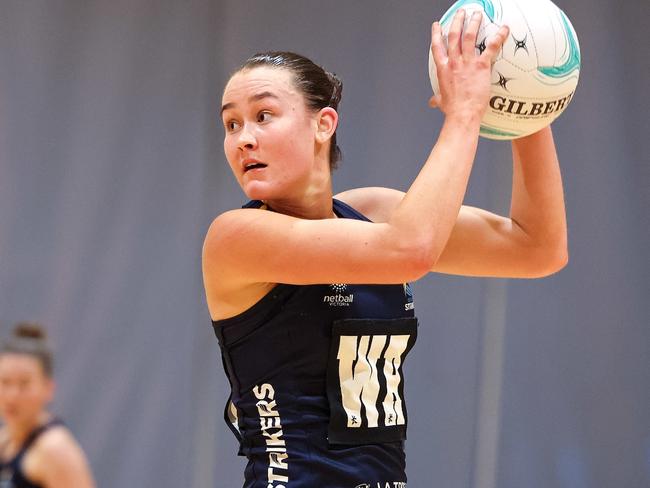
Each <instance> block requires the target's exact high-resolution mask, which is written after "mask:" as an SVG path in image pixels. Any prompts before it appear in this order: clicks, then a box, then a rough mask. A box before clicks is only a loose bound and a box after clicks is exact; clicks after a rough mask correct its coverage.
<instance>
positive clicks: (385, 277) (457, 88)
mask: <svg viewBox="0 0 650 488" xmlns="http://www.w3.org/2000/svg"><path fill="white" fill-rule="evenodd" d="M464 17H465V14H464V12H463V11H462V10H461V11H459V14H458V15H457V16H456V18H455V20H454V22H453V25H452V27H451V31H450V33H449V36H448V48H445V45H444V44H443V41H442V37H441V31H440V26H439V25H438V23H435V24H434V25H433V28H432V45H431V49H432V52H433V56H434V58H435V61H436V65H437V66H438V78H439V80H440V89H441V94H440V95H439V96H437V97H434V98H432V100H431V103H430V104H431V105H432V106H434V105H437V106H438V107H439V108H440V109H441V110H442V111H443V113H444V114H445V121H444V124H443V127H442V129H441V131H440V134H439V137H438V140H437V142H436V144H435V145H434V147H433V149H432V151H431V154H430V156H429V157H428V159H427V160H426V161H425V163H424V165H423V167H422V170H421V171H420V173H419V175H418V176H417V178H416V179H415V181H414V182H413V184H412V185H411V187H410V188H409V190H408V191H407V192H406V193H402V192H399V191H396V190H392V189H386V188H359V189H355V190H350V191H346V192H344V193H341V194H339V195H337V196H336V197H335V198H333V195H332V185H331V168H332V167H333V166H334V165H335V164H336V162H337V159H338V156H339V150H338V147H337V145H336V127H337V120H338V115H337V112H336V109H337V107H338V103H339V100H340V97H341V84H340V81H339V80H338V79H337V78H336V77H335V76H334V75H332V74H330V73H328V72H326V71H324V70H323V69H322V68H320V67H318V66H316V65H314V64H313V63H312V62H311V61H309V60H307V59H305V58H303V57H302V56H299V55H296V54H293V53H284V52H276V53H264V54H260V55H255V56H253V57H252V58H250V59H249V60H248V61H247V62H246V63H245V64H244V65H243V66H242V67H241V68H240V69H239V70H238V71H237V72H235V74H234V75H233V76H232V77H231V78H230V80H229V81H228V83H227V85H226V88H225V90H224V94H223V106H222V112H221V115H222V119H223V124H224V127H225V133H226V134H225V139H224V149H225V153H226V157H227V159H228V162H229V164H230V167H231V169H232V171H233V173H234V175H235V177H236V178H237V181H238V182H239V184H240V186H241V187H242V189H243V191H244V193H245V194H246V196H247V197H248V198H250V199H251V200H252V201H251V202H249V203H248V204H247V205H246V206H245V208H243V209H238V210H232V211H228V212H226V213H224V214H222V215H220V216H218V217H217V218H216V219H215V220H214V222H213V223H212V225H211V227H210V229H209V231H208V234H207V237H206V240H205V244H204V251H203V273H204V282H205V289H206V295H207V301H208V307H209V310H210V314H211V316H212V320H213V324H214V328H215V332H216V334H217V337H218V339H219V344H220V347H221V352H222V358H223V362H224V367H225V369H226V372H227V374H228V378H229V380H230V382H231V386H232V393H231V398H230V401H229V403H228V406H227V411H226V413H227V417H228V419H229V421H230V422H231V424H232V430H233V432H234V433H235V435H236V436H237V437H238V438H239V441H240V453H241V454H243V455H246V456H247V457H248V459H249V462H248V465H247V468H246V472H245V485H244V486H245V487H255V488H262V487H264V488H272V487H275V488H281V487H291V488H298V487H309V488H313V487H328V488H330V487H344V488H355V487H366V486H371V487H372V488H375V487H376V486H381V487H382V488H384V487H385V486H391V487H396V486H399V487H404V486H406V474H405V458H404V449H403V441H404V439H405V432H406V423H407V411H406V405H405V404H404V378H403V376H402V368H401V366H402V363H403V361H404V359H405V356H406V354H407V353H408V351H409V350H410V348H411V347H412V345H413V342H414V341H415V337H416V330H417V322H416V319H415V316H414V310H413V300H412V296H411V293H410V287H409V286H408V282H409V281H412V280H417V279H419V278H421V277H422V276H424V275H425V274H427V273H428V272H429V271H437V272H444V273H456V274H463V275H472V276H510V277H538V276H545V275H548V274H550V273H553V272H555V271H557V270H559V269H560V268H561V267H563V266H564V264H565V263H566V261H567V250H566V249H567V246H566V224H565V216H564V203H563V192H562V184H561V179H560V172H559V167H558V161H557V157H556V153H555V148H554V144H553V140H552V136H551V131H550V129H545V130H543V131H541V132H539V133H537V134H534V135H532V136H529V137H526V138H522V139H519V140H516V141H514V142H513V159H514V179H513V188H512V207H511V215H510V217H509V218H506V217H501V216H497V215H494V214H492V213H490V212H487V211H485V210H481V209H477V208H470V207H465V206H462V205H461V203H462V200H463V196H464V193H465V190H466V187H467V182H468V178H469V175H470V172H471V168H472V163H473V160H474V157H475V152H476V146H477V142H478V136H479V128H480V121H481V118H482V115H483V113H484V111H485V109H486V107H487V104H488V98H489V92H490V67H491V62H492V60H493V59H494V56H495V55H496V53H497V52H498V51H499V49H500V48H501V46H502V44H503V42H504V40H505V39H506V37H507V35H508V30H507V28H505V27H504V28H502V29H501V30H500V31H499V32H498V34H497V35H496V36H495V37H493V38H492V39H489V41H488V45H487V49H486V50H485V51H484V52H483V53H482V54H480V55H479V54H477V53H476V50H475V44H476V37H477V32H478V27H479V25H480V21H481V17H480V14H479V15H475V16H472V18H471V19H469V22H468V24H467V28H466V29H463V25H464V21H465V18H464Z"/></svg>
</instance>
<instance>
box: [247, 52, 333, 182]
mask: <svg viewBox="0 0 650 488" xmlns="http://www.w3.org/2000/svg"><path fill="white" fill-rule="evenodd" d="M258 66H270V67H274V68H282V69H287V70H289V71H291V73H292V74H293V77H294V83H295V85H296V87H298V89H299V90H300V91H301V92H302V94H303V96H304V97H305V100H306V102H307V107H308V108H309V109H311V110H313V111H318V110H320V109H322V108H325V107H332V108H333V109H334V110H338V106H339V102H340V101H341V95H342V93H343V83H342V82H341V80H340V79H339V78H338V76H336V75H335V74H334V73H330V72H329V71H326V70H324V69H323V68H322V67H321V66H318V65H317V64H315V63H314V62H313V61H311V60H310V59H308V58H306V57H304V56H301V55H300V54H296V53H292V52H289V51H269V52H264V53H257V54H254V55H253V56H251V57H250V58H248V59H247V60H246V61H245V62H244V64H242V65H241V66H240V67H239V69H238V70H237V71H236V73H237V72H239V71H243V70H246V69H252V68H256V67H258ZM329 156H330V169H335V168H336V166H337V164H338V162H339V161H340V160H341V157H342V153H341V148H340V147H339V146H338V144H337V143H336V131H335V132H334V134H333V135H332V139H331V145H330V154H329Z"/></svg>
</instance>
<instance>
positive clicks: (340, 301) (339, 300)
mask: <svg viewBox="0 0 650 488" xmlns="http://www.w3.org/2000/svg"><path fill="white" fill-rule="evenodd" d="M330 288H331V289H332V291H333V292H334V295H325V296H324V297H323V303H327V304H328V305H329V306H330V307H349V306H350V304H351V303H352V302H354V294H352V293H349V294H348V293H346V292H347V289H348V285H346V284H345V283H332V284H331V285H330Z"/></svg>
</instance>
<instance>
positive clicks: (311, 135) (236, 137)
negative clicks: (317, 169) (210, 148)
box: [221, 67, 316, 200]
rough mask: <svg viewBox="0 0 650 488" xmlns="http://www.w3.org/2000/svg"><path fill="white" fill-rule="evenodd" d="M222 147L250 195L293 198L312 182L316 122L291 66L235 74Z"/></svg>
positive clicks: (228, 94) (225, 97)
mask: <svg viewBox="0 0 650 488" xmlns="http://www.w3.org/2000/svg"><path fill="white" fill-rule="evenodd" d="M222 103H223V106H222V107H223V108H222V114H221V115H222V117H221V118H222V121H223V125H224V128H225V133H226V134H225V138H224V143H223V145H224V150H225V153H226V158H227V159H228V163H229V164H230V168H231V169H232V171H233V173H234V175H235V177H236V178H237V181H238V182H239V184H240V185H241V187H242V189H243V190H244V193H246V195H247V196H248V197H249V198H252V199H258V200H270V199H280V198H290V197H291V196H292V195H294V194H296V195H297V194H300V192H301V191H304V188H305V187H307V186H309V176H310V172H311V170H312V169H313V166H314V160H315V157H314V154H315V141H316V139H315V134H316V122H315V114H314V113H313V112H312V111H310V110H309V109H308V108H307V106H306V104H305V98H304V96H303V95H302V93H301V92H300V91H299V90H298V88H296V87H295V86H294V82H293V75H292V73H291V72H290V71H288V70H286V69H280V68H271V67H257V68H253V69H250V70H244V71H240V72H238V73H236V74H235V75H234V76H233V77H232V78H231V79H230V81H229V82H228V84H227V85H226V88H225V90H224V94H223V100H222Z"/></svg>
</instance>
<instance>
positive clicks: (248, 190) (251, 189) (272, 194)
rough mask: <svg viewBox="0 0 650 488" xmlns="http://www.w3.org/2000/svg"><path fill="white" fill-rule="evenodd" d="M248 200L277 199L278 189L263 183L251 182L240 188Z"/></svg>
mask: <svg viewBox="0 0 650 488" xmlns="http://www.w3.org/2000/svg"><path fill="white" fill-rule="evenodd" d="M242 190H244V194H246V196H247V197H248V198H249V199H250V200H272V199H273V198H277V195H278V193H281V192H278V188H277V187H273V186H272V185H270V184H269V183H268V182H265V181H251V182H248V183H247V184H246V185H244V186H243V187H242Z"/></svg>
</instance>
